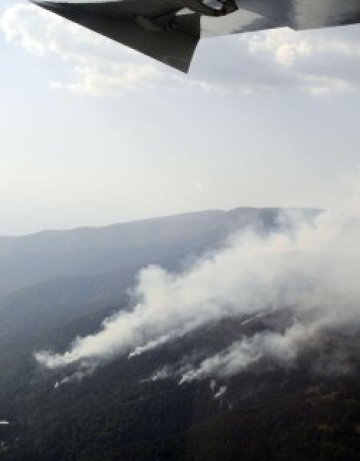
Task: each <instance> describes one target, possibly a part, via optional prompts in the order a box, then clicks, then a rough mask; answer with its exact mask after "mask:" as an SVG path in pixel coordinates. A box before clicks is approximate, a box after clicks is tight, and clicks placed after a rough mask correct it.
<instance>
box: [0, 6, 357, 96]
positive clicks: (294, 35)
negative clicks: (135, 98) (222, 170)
mask: <svg viewBox="0 0 360 461" xmlns="http://www.w3.org/2000/svg"><path fill="white" fill-rule="evenodd" d="M0 30H1V31H2V32H3V34H4V36H5V38H6V40H7V41H8V42H9V43H14V44H18V45H20V46H22V47H23V48H24V49H25V50H27V51H28V52H31V53H34V54H36V55H38V56H43V57H51V56H52V57H57V58H58V59H60V60H62V61H63V62H64V63H65V64H66V65H65V66H64V68H66V69H70V77H67V78H64V79H61V80H57V81H55V82H52V83H51V86H52V87H54V88H57V89H63V90H69V91H72V92H75V93H80V94H88V95H93V96H94V95H96V96H98V95H104V94H111V95H119V94H121V93H122V92H123V91H129V90H130V89H134V88H136V89H139V88H142V87H145V88H147V89H149V88H159V89H160V88H161V90H162V91H164V90H166V89H168V88H170V89H172V88H185V89H186V88H189V89H191V88H194V87H195V88H198V89H201V90H202V91H217V92H223V91H235V92H240V93H244V94H251V93H253V92H255V91H256V92H257V91H274V90H284V89H296V90H299V91H305V92H308V93H310V94H313V95H317V96H318V95H326V94H333V93H343V92H348V91H358V90H359V87H360V75H359V72H360V71H359V69H360V45H359V43H360V40H359V38H360V29H359V27H358V26H349V27H338V28H330V29H326V30H317V31H304V32H294V31H291V30H289V29H275V30H270V31H265V32H259V33H250V34H243V35H236V36H232V37H227V38H211V39H206V40H203V41H201V43H200V45H199V49H198V51H197V53H196V55H195V58H194V61H193V64H192V69H191V71H190V75H188V76H182V75H180V74H179V73H178V72H177V71H173V70H171V69H170V68H167V67H166V66H164V65H162V64H159V63H157V62H155V61H153V60H151V59H150V58H147V57H144V56H142V55H140V54H139V53H137V52H134V51H132V50H130V49H129V48H126V47H125V46H121V45H118V44H116V43H113V42H111V41H109V40H107V39H105V38H103V37H101V36H99V35H97V34H95V33H93V32H90V31H88V30H86V29H84V28H81V27H79V26H77V25H75V24H72V23H70V22H67V21H66V20H64V19H61V18H59V17H56V16H55V15H54V14H51V13H49V12H46V11H43V10H41V9H40V8H37V7H35V6H32V5H28V4H20V3H19V4H15V5H11V6H8V7H6V8H5V9H4V11H3V13H2V15H1V16H0Z"/></svg>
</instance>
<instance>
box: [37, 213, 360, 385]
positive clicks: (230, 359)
mask: <svg viewBox="0 0 360 461" xmlns="http://www.w3.org/2000/svg"><path fill="white" fill-rule="evenodd" d="M287 219H288V220H289V219H291V221H292V223H293V226H292V232H287V233H286V232H284V231H279V232H277V233H273V234H271V235H269V236H266V237H264V236H259V235H257V234H255V233H254V232H251V231H249V230H248V231H246V232H242V233H240V234H238V235H235V236H233V237H232V238H231V239H230V241H229V242H228V244H227V246H226V247H225V248H223V249H222V250H219V251H218V252H217V253H216V254H213V255H211V256H207V257H206V258H202V259H200V260H199V261H197V262H196V263H195V264H194V265H193V266H192V267H191V268H189V269H188V270H186V271H185V272H183V273H182V274H175V273H169V272H167V271H165V270H164V269H162V268H160V267H155V266H152V267H148V268H146V269H144V270H143V271H142V272H141V273H140V274H139V280H138V284H137V286H136V289H135V295H136V299H137V300H138V301H137V303H136V304H135V306H134V308H133V309H132V310H131V311H127V312H119V313H118V314H117V315H116V316H113V317H111V318H108V319H106V320H105V321H104V322H103V324H102V326H101V329H100V331H99V332H97V333H95V334H92V335H89V336H86V337H78V338H76V339H75V340H74V342H73V343H72V344H71V345H70V347H69V348H68V350H67V351H66V352H65V353H63V354H60V353H52V352H49V351H41V352H38V353H36V355H35V356H36V359H37V361H38V362H39V363H40V364H42V365H44V366H45V367H47V368H51V369H57V368H62V367H66V366H68V365H77V366H78V367H80V369H83V368H84V366H87V364H91V365H89V366H90V368H91V370H93V369H94V368H95V367H96V366H97V365H98V364H100V363H101V362H103V361H106V360H109V359H112V358H115V357H117V356H119V355H123V354H127V355H128V356H129V358H131V357H134V356H138V355H141V354H144V353H146V352H148V351H149V350H152V349H154V348H157V347H159V346H161V345H164V344H165V343H168V342H169V341H172V340H174V339H175V338H178V337H181V336H184V335H186V334H188V333H190V332H193V331H195V330H196V329H198V328H200V327H202V326H205V325H207V324H209V323H214V322H217V321H219V320H222V319H224V318H231V317H240V318H241V317H242V316H245V315H250V316H253V317H251V318H249V319H247V320H244V322H245V323H246V322H250V321H252V319H254V318H255V316H257V318H259V317H261V316H264V315H266V314H267V313H270V312H271V313H273V312H276V311H277V310H283V309H284V308H286V307H291V308H292V309H293V310H294V312H296V318H294V321H293V324H291V325H289V326H288V328H287V329H285V331H280V332H277V331H272V332H271V331H264V332H262V333H261V332H260V333H257V334H254V335H253V336H250V337H243V338H239V339H238V340H237V341H235V342H234V343H233V344H231V345H230V346H229V348H228V349H226V350H224V351H222V352H221V353H218V354H216V355H214V356H212V357H208V358H207V359H205V360H203V361H202V362H201V363H200V364H197V366H192V367H189V366H187V367H185V368H184V367H183V368H182V371H181V373H180V375H181V376H180V382H181V383H183V382H188V381H191V380H195V379H202V378H204V377H211V376H231V375H233V374H235V373H238V372H239V371H241V370H243V369H245V368H246V367H248V366H250V365H251V364H253V363H255V362H257V361H259V360H260V359H261V358H263V357H267V356H268V357H271V358H273V359H276V360H277V361H280V362H281V363H284V364H286V363H290V362H291V361H292V360H294V358H295V357H296V356H297V354H298V352H299V351H300V350H301V348H302V347H303V346H304V345H305V344H308V343H309V342H310V341H312V340H313V339H315V338H316V337H317V335H318V334H319V332H321V331H322V330H323V329H324V328H331V327H336V326H341V325H346V324H348V323H350V322H358V320H359V319H360V309H359V304H360V283H358V279H359V274H360V245H359V244H358V242H359V237H360V231H359V226H358V224H357V222H356V221H354V220H351V219H348V218H345V217H342V216H339V215H335V214H332V213H328V212H326V213H325V212H324V213H321V214H320V215H318V216H317V217H316V218H314V220H313V221H312V222H311V223H310V222H309V220H308V219H304V217H303V216H299V215H298V214H296V215H293V216H290V217H289V216H287ZM164 370H166V373H165V372H163V373H160V374H155V375H154V376H157V379H161V378H164V377H167V376H168V375H169V372H168V369H164Z"/></svg>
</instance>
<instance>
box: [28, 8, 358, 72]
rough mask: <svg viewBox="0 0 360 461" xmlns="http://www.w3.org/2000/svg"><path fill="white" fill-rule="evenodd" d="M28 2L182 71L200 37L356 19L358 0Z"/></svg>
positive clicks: (309, 26)
mask: <svg viewBox="0 0 360 461" xmlns="http://www.w3.org/2000/svg"><path fill="white" fill-rule="evenodd" d="M33 3H35V4H37V5H39V6H41V7H42V8H45V9H47V10H50V11H52V12H54V13H56V14H58V15H60V16H63V17H64V18H67V19H69V20H71V21H74V22H76V23H78V24H80V25H82V26H84V27H87V28H88V29H91V30H94V31H95V32H98V33H100V34H102V35H104V36H106V37H109V38H111V39H113V40H115V41H117V42H120V43H122V44H124V45H127V46H129V47H131V48H133V49H135V50H137V51H140V52H142V53H144V54H146V55H148V56H150V57H152V58H155V59H157V60H159V61H161V62H163V63H165V64H168V65H170V66H172V67H175V68H176V69H178V70H181V71H183V72H187V71H188V69H189V66H190V63H191V60H192V57H193V54H194V51H195V48H196V45H197V43H198V41H199V40H200V38H203V37H210V36H216V35H228V34H236V33H241V32H252V31H257V30H264V29H271V28H275V27H284V26H287V27H290V28H292V29H295V30H299V29H312V28H320V27H330V26H336V25H345V24H353V23H358V22H360V0H110V1H109V0H107V1H101V0H93V1H91V0H69V1H67V2H64V1H62V2H59V1H55V0H53V1H42V0H37V1H33Z"/></svg>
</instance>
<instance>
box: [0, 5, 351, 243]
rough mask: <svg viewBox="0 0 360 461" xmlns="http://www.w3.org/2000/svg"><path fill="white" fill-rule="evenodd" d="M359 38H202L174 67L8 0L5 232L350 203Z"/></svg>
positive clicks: (2, 155) (344, 32)
mask: <svg viewBox="0 0 360 461" xmlns="http://www.w3.org/2000/svg"><path fill="white" fill-rule="evenodd" d="M359 39H360V28H359V26H358V25H355V26H349V27H338V28H331V29H326V30H316V31H304V32H293V31H290V30H288V29H286V28H283V29H277V30H272V31H268V32H261V33H253V34H244V35H235V36H232V37H223V38H212V39H207V40H203V41H202V42H201V43H200V46H199V49H198V50H197V56H196V59H195V60H194V63H193V66H192V68H191V71H190V74H189V75H182V74H181V73H179V72H177V71H175V70H173V69H170V68H168V67H166V66H164V65H161V64H159V63H156V62H155V61H153V60H151V59H150V58H147V57H145V56H142V55H140V54H138V53H136V52H133V51H131V50H129V49H127V48H126V47H123V46H121V45H118V44H116V43H112V42H111V41H109V40H106V39H104V38H101V37H99V36H97V35H96V34H93V33H91V32H89V31H86V30H84V29H82V28H80V27H78V26H76V25H75V24H70V23H68V22H66V21H65V20H62V19H60V18H58V17H56V16H55V15H52V14H51V13H49V12H45V11H42V10H41V9H39V8H36V7H35V6H33V5H30V3H29V2H27V1H20V0H5V1H3V2H2V4H1V6H0V54H1V60H2V74H1V85H0V98H1V101H2V111H1V113H0V142H1V144H0V146H1V149H0V162H1V169H0V235H19V234H27V233H32V232H35V231H39V230H43V229H54V228H55V229H57V228H60V229H62V228H74V227H79V226H99V225H104V224H109V223H113V222H124V221H132V220H135V219H140V218H149V217H153V216H164V215H173V214H177V213H181V212H188V211H195V210H204V209H218V208H220V209H230V208H234V207H236V206H239V205H246V206H258V207H264V206H280V207H316V208H326V209H335V210H340V211H343V212H347V213H351V214H357V213H358V210H359V206H358V203H359V200H358V198H359V186H358V184H359V183H360V181H359V180H358V179H359V159H358V146H359V145H360V132H359V130H358V108H359V107H360V91H359V90H360V75H359V69H360V50H359ZM349 197H350V202H351V205H349V203H350V202H349V201H348V199H349Z"/></svg>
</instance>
